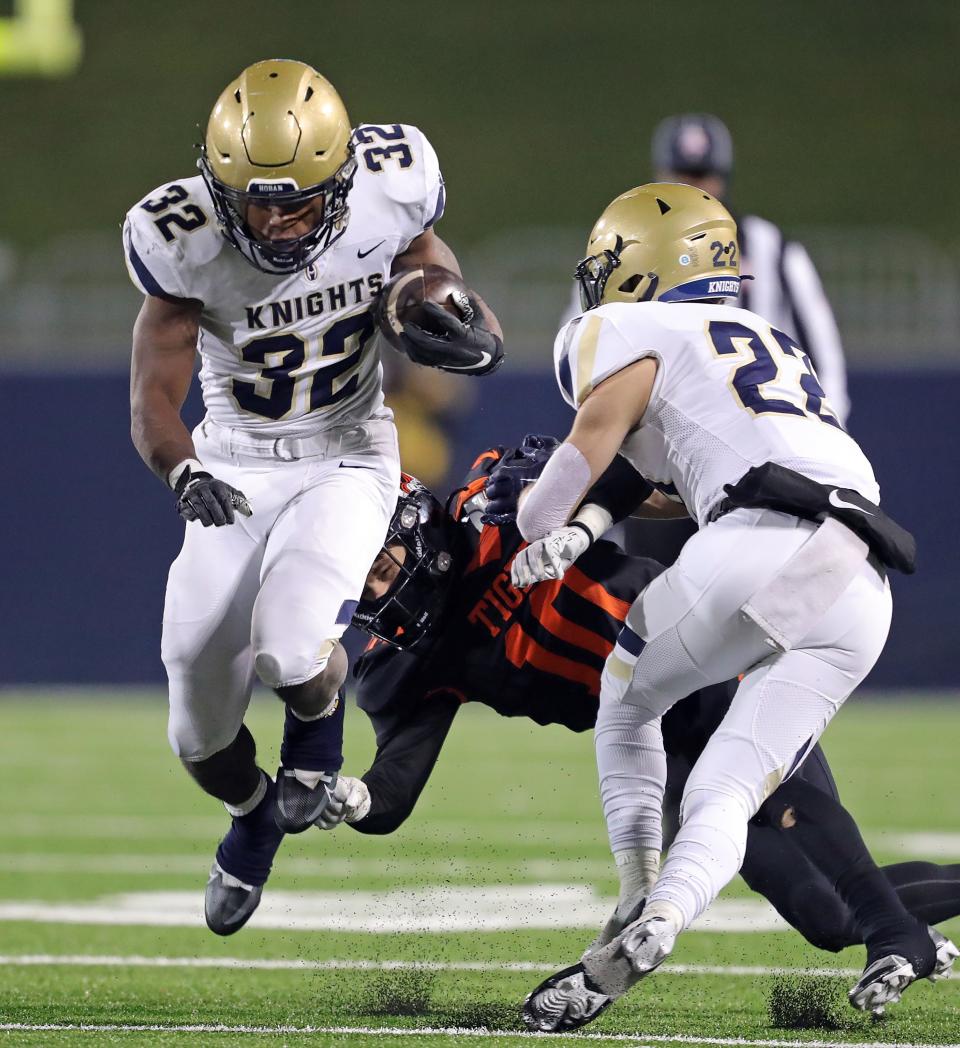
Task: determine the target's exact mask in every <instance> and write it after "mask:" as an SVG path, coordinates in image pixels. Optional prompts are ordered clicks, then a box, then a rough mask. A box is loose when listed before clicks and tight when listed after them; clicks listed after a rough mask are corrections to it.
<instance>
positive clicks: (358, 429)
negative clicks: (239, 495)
mask: <svg viewBox="0 0 960 1048" xmlns="http://www.w3.org/2000/svg"><path fill="white" fill-rule="evenodd" d="M392 425H393V424H392V423H391V422H390V421H389V420H388V419H372V420H370V421H368V422H363V423H359V424H354V425H350V426H337V427H335V428H333V429H328V430H324V431H323V432H321V433H311V434H310V436H307V437H257V436H254V435H253V434H251V433H249V432H247V431H246V430H241V429H234V428H231V427H229V426H223V425H221V424H220V423H218V422H215V421H214V420H213V419H211V418H207V419H204V420H203V422H201V423H200V432H201V434H202V435H203V438H204V440H206V441H209V442H210V443H211V444H213V445H214V446H215V447H217V448H218V449H219V450H220V452H221V453H222V454H224V455H227V456H232V455H237V456H240V457H243V458H262V459H274V460H277V459H279V460H280V461H281V462H296V461H297V460H299V459H305V458H333V457H334V456H335V455H343V454H348V453H349V452H351V451H357V450H358V449H360V448H362V447H367V446H369V445H370V444H372V443H374V442H375V441H376V439H377V437H378V436H380V435H381V434H382V433H385V432H386V431H387V429H388V427H392Z"/></svg>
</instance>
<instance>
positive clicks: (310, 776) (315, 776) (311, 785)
mask: <svg viewBox="0 0 960 1048" xmlns="http://www.w3.org/2000/svg"><path fill="white" fill-rule="evenodd" d="M293 775H294V778H295V779H296V780H297V782H302V783H303V785H304V786H306V787H307V789H308V790H315V789H316V788H317V784H318V783H319V782H321V781H323V782H329V781H330V779H331V778H332V776H331V774H330V772H328V771H304V770H303V769H302V768H294V769H293Z"/></svg>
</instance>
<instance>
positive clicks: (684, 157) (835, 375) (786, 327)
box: [652, 113, 850, 424]
mask: <svg viewBox="0 0 960 1048" xmlns="http://www.w3.org/2000/svg"><path fill="white" fill-rule="evenodd" d="M652 159H653V168H654V171H655V172H656V179H657V181H658V182H687V183H689V184H690V185H694V186H699V187H700V188H701V189H703V190H704V192H706V193H709V194H710V195H711V196H714V197H716V198H717V199H718V200H722V201H724V202H726V200H727V194H728V192H729V188H730V176H731V174H732V172H733V141H732V140H731V138H730V132H729V130H728V129H727V126H726V124H724V123H723V121H722V120H720V119H719V118H718V117H715V116H710V115H709V114H707V113H684V114H681V115H679V116H669V117H667V118H666V119H665V120H664V121H662V122H661V123H660V125H659V126H658V127H657V129H656V131H655V132H654V135H653V149H652ZM734 218H735V219H736V220H737V227H738V230H739V234H740V237H739V239H740V272H741V273H743V274H747V275H751V276H753V280H747V281H744V283H743V284H742V285H741V289H740V299H739V301H738V302H737V305H739V306H742V307H743V308H744V309H750V310H752V311H753V312H754V313H757V314H759V315H760V316H761V317H763V318H764V320H768V321H770V323H771V324H773V326H774V327H776V328H780V329H781V330H782V331H785V332H786V333H787V334H788V335H792V336H793V337H794V338H795V339H796V340H797V341H798V342H799V343H800V345H801V346H802V347H803V348H804V349H805V350H806V352H807V353H808V354H809V356H810V359H811V360H812V361H813V366H814V369H815V370H816V372H817V377H818V378H819V379H820V384H821V385H822V386H823V388H824V390H825V391H826V394H827V396H828V397H829V398H830V403H831V405H832V406H833V408H834V410H835V411H836V413H837V414H838V415H839V417H840V421H841V422H843V423H844V424H846V420H847V415H848V414H849V412H850V401H849V399H848V397H847V369H846V362H845V361H844V358H843V346H842V344H841V342H840V332H839V331H838V330H837V324H836V321H835V320H834V319H833V311H832V310H831V308H830V303H829V302H828V301H827V296H826V295H825V294H824V291H823V285H822V284H821V283H820V278H819V277H818V276H817V271H816V269H815V268H814V265H813V262H811V260H810V256H809V255H808V254H807V252H806V249H805V248H804V247H803V245H802V244H799V243H797V241H795V240H789V239H788V238H787V237H786V236H784V234H783V232H782V230H780V229H779V228H778V227H777V226H775V225H774V224H773V223H772V222H769V221H768V220H767V219H765V218H760V217H759V216H758V215H751V214H737V213H736V212H734Z"/></svg>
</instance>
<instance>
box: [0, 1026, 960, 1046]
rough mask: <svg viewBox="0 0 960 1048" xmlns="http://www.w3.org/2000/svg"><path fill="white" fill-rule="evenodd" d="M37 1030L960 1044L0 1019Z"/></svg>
mask: <svg viewBox="0 0 960 1048" xmlns="http://www.w3.org/2000/svg"><path fill="white" fill-rule="evenodd" d="M8 1030H35V1031H38V1032H45V1031H50V1032H66V1031H70V1030H77V1031H88V1032H90V1033H125V1032H129V1033H237V1034H287V1033H292V1034H333V1035H340V1036H345V1035H349V1034H353V1035H354V1036H360V1037H384V1036H390V1037H477V1038H487V1037H499V1038H504V1037H514V1038H519V1039H524V1040H526V1039H530V1040H537V1041H540V1042H541V1043H543V1040H544V1038H545V1037H548V1038H549V1039H550V1042H551V1043H553V1042H555V1041H557V1040H558V1039H563V1040H573V1041H598V1042H600V1043H601V1044H603V1043H616V1044H631V1045H635V1046H636V1048H642V1046H644V1045H647V1044H710V1045H730V1046H739V1045H747V1046H753V1048H799V1046H803V1048H850V1046H854V1045H855V1046H856V1048H960V1044H934V1043H931V1042H928V1043H926V1044H921V1043H914V1044H908V1043H905V1042H894V1043H891V1042H889V1041H800V1040H796V1041H787V1040H754V1039H751V1038H749V1037H693V1036H687V1035H682V1034H676V1035H666V1034H643V1033H636V1034H632V1033H572V1034H562V1033H561V1034H557V1033H554V1034H541V1033H524V1032H521V1031H517V1030H488V1029H486V1028H484V1027H481V1028H476V1027H460V1026H420V1027H416V1028H414V1027H409V1026H239V1025H238V1026H228V1025H226V1024H219V1023H216V1024H213V1023H211V1024H202V1023H196V1024H190V1025H186V1024H184V1025H182V1026H180V1025H172V1024H171V1025H169V1026H165V1025H160V1024H157V1025H147V1024H145V1023H144V1024H140V1023H129V1024H126V1023H102V1024H89V1025H88V1024H83V1023H0V1031H8Z"/></svg>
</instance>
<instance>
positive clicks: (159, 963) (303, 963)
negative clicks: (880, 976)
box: [0, 953, 860, 978]
mask: <svg viewBox="0 0 960 1048" xmlns="http://www.w3.org/2000/svg"><path fill="white" fill-rule="evenodd" d="M44 965H53V966H62V967H80V968H82V967H93V968H232V969H241V970H244V969H247V970H250V971H358V972H392V971H427V972H555V971H558V970H559V969H560V968H563V967H564V964H562V963H560V962H559V961H558V962H556V963H543V962H540V961H402V960H397V961H366V960H356V959H344V960H335V959H334V960H326V961H310V960H306V959H304V958H295V959H291V960H286V959H284V958H266V957H259V958H258V957H145V956H143V955H140V954H130V955H126V956H124V955H121V954H102V955H101V954H85V953H68V954H56V953H19V954H18V953H13V954H0V967H4V966H9V967H15V968H19V967H35V966H36V967H39V966H44ZM659 971H660V972H661V973H663V974H665V975H746V976H758V975H835V976H842V977H844V978H850V977H853V976H859V975H860V969H859V968H777V967H770V966H767V965H742V964H740V965H738V964H732V965H724V964H665V965H663V967H661V968H660V969H659Z"/></svg>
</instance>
